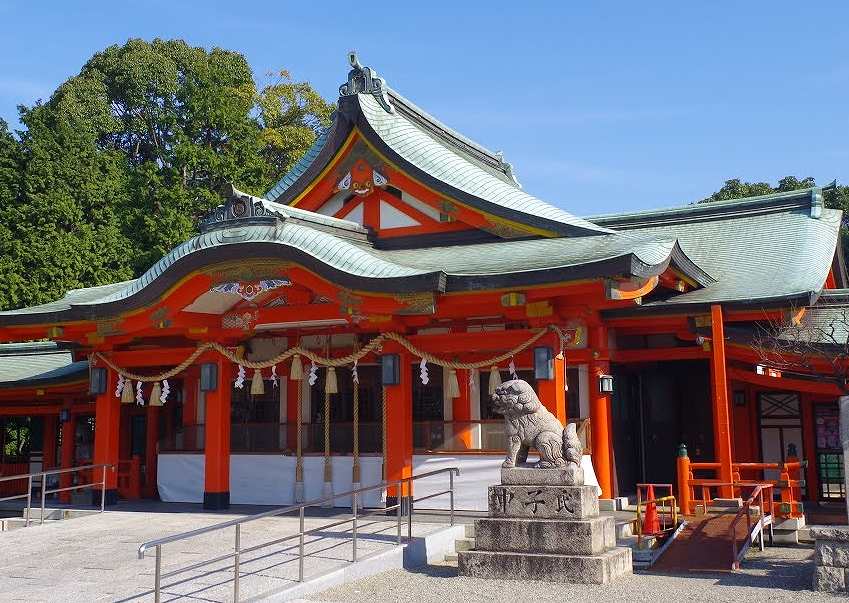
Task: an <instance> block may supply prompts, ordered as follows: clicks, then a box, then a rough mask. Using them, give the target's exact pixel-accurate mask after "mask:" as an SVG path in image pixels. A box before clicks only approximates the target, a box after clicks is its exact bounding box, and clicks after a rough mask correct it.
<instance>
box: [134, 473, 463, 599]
mask: <svg viewBox="0 0 849 603" xmlns="http://www.w3.org/2000/svg"><path fill="white" fill-rule="evenodd" d="M440 473H448V478H449V482H448V490H443V491H441V492H437V493H435V494H429V495H427V496H422V497H420V498H413V499H411V500H410V501H409V505H410V506H409V509H408V513H407V515H408V518H407V538H408V539H409V538H412V536H413V512H412V504H413V503H416V502H420V501H423V500H427V499H429V498H434V497H435V496H442V495H445V494H448V495H449V497H450V506H449V508H450V515H449V518H450V524H451V525H452V526H453V525H454V476H455V475H460V468H459V467H444V468H442V469H436V470H434V471H429V472H427V473H421V474H419V475H412V476H410V477H405V478H402V479H400V480H393V481H391V482H386V481H383V482H380V483H378V484H374V485H372V486H363V487H362V488H357V489H355V490H348V491H347V492H340V493H339V494H333V495H331V496H325V497H322V498H316V499H313V500H310V501H307V502H303V503H299V504H296V505H290V506H288V507H283V508H279V509H271V510H269V511H265V512H263V513H257V514H255V515H250V516H248V517H241V518H238V519H231V520H229V521H224V522H221V523H217V524H215V525H212V526H207V527H205V528H197V529H195V530H189V531H187V532H182V533H180V534H173V535H171V536H165V537H163V538H157V539H156V540H150V541H148V542H145V543H144V544H142V545H140V546H139V548H138V558H139V559H144V558H145V553H146V552H147V551H148V550H150V549H152V548H153V549H155V556H156V557H155V558H156V565H155V569H154V591H153V592H154V601H155V603H160V600H161V594H162V579H163V578H169V577H171V576H176V575H178V574H183V573H185V572H188V571H192V570H195V569H198V568H200V567H204V566H208V565H212V564H214V563H219V562H221V561H225V560H227V559H232V560H233V600H234V601H236V602H237V603H238V601H239V589H240V584H239V566H240V563H241V555H243V554H245V553H249V552H253V551H256V550H259V549H262V548H266V547H269V546H273V545H275V544H280V543H281V542H286V541H288V540H293V539H295V538H298V582H303V581H304V557H305V555H304V536H306V535H307V534H312V533H313V532H319V531H322V530H326V529H328V528H332V527H336V526H339V525H342V524H346V523H349V522H351V523H352V528H351V539H352V541H353V555H352V561H353V562H356V561H357V528H358V520H359V519H360V518H362V517H369V516H371V515H375V514H385V513H386V512H387V511H396V518H397V524H398V529H397V545H398V546H400V545H401V523H402V518H403V505H402V503H401V492H402V489H403V485H404V484H407V483H412V482H413V481H415V480H417V479H422V478H425V477H431V476H433V475H438V474H440ZM390 486H394V487H396V488H397V493H398V502H397V503H396V504H394V505H391V506H388V507H384V508H380V509H376V510H375V511H371V512H360V511H359V508H358V507H359V501H358V499H359V495H360V494H362V493H363V492H370V491H372V490H384V489H386V488H389V487H390ZM347 496H350V497H351V513H352V514H351V517H350V518H346V519H342V520H338V521H335V522H333V523H330V524H326V525H322V526H319V527H316V528H311V529H309V530H305V529H304V509H306V508H307V507H313V506H320V505H322V503H327V502H330V503H332V502H333V501H334V500H336V499H337V498H344V497H347ZM294 511H297V512H298V519H299V529H298V533H297V534H292V535H289V536H285V537H283V538H277V539H274V540H271V541H268V542H264V543H261V544H257V545H254V546H252V547H249V548H247V549H243V548H241V528H242V524H245V523H249V522H252V521H256V520H258V519H264V518H267V517H277V516H280V515H286V514H288V513H292V512H294ZM227 528H235V533H234V546H233V552H231V553H224V554H222V555H219V556H217V557H214V558H212V559H207V560H204V561H199V562H197V563H193V564H192V565H190V566H187V567H184V568H179V569H176V570H173V571H170V572H168V573H167V574H163V573H162V546H163V545H165V544H170V543H172V542H179V541H182V540H188V539H191V538H194V537H196V536H201V535H203V534H209V533H210V532H217V531H219V530H224V529H227Z"/></svg>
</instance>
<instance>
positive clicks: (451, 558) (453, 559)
mask: <svg viewBox="0 0 849 603" xmlns="http://www.w3.org/2000/svg"><path fill="white" fill-rule="evenodd" d="M457 559H459V556H458V555H457V553H446V554H445V563H449V564H450V563H453V564H454V565H456V564H457Z"/></svg>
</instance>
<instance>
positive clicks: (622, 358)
mask: <svg viewBox="0 0 849 603" xmlns="http://www.w3.org/2000/svg"><path fill="white" fill-rule="evenodd" d="M708 358H710V352H707V351H705V350H703V349H702V348H701V347H682V348H653V349H640V350H611V351H610V360H611V362H621V363H627V362H662V361H666V360H707V359H708Z"/></svg>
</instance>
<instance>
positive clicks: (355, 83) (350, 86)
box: [339, 50, 394, 113]
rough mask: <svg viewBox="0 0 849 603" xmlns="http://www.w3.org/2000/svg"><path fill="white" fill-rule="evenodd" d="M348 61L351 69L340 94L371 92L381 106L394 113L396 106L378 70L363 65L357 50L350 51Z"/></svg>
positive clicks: (352, 94) (340, 88) (351, 94)
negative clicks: (391, 100)
mask: <svg viewBox="0 0 849 603" xmlns="http://www.w3.org/2000/svg"><path fill="white" fill-rule="evenodd" d="M348 62H349V63H350V64H351V71H349V72H348V81H347V82H346V83H344V84H342V85H341V86H339V96H354V95H356V94H371V95H372V96H374V98H375V99H376V100H377V102H379V103H380V106H381V107H383V108H384V109H385V110H386V111H387V112H388V113H392V112H393V111H394V108H393V107H392V103H391V102H390V101H389V94H388V88H387V86H386V81H385V80H384V79H383V78H382V77H378V75H377V72H376V71H375V70H374V69H372V68H371V67H363V66H362V64H361V63H360V60H359V58H358V57H357V53H356V51H354V50H351V51H350V52H348Z"/></svg>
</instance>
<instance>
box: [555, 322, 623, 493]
mask: <svg viewBox="0 0 849 603" xmlns="http://www.w3.org/2000/svg"><path fill="white" fill-rule="evenodd" d="M590 347H591V349H592V352H593V361H592V362H591V363H590V392H589V393H590V430H591V433H592V461H593V468H594V469H595V474H596V477H597V478H598V485H599V486H600V487H601V498H613V451H612V449H611V446H610V440H611V438H610V434H611V425H610V395H609V394H605V393H603V392H601V391H600V390H599V377H601V375H605V374H607V373H609V372H610V363H609V362H608V354H609V351H608V347H607V328H606V327H604V326H603V325H598V326H593V327H591V328H590ZM564 395H565V392H564Z"/></svg>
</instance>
